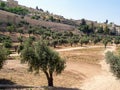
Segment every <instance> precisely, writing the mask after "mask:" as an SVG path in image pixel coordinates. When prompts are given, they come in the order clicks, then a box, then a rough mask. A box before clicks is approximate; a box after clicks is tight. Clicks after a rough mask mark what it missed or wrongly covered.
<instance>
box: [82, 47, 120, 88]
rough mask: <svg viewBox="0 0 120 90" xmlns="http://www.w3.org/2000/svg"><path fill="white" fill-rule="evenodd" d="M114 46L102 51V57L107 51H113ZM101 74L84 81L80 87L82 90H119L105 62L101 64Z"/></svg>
mask: <svg viewBox="0 0 120 90" xmlns="http://www.w3.org/2000/svg"><path fill="white" fill-rule="evenodd" d="M114 50H115V46H111V47H109V48H107V49H106V50H105V51H104V53H103V54H104V55H105V53H106V52H107V51H114ZM100 64H101V66H102V73H101V74H100V75H97V76H94V77H92V78H90V79H89V80H87V81H85V83H84V84H83V86H82V89H83V90H120V88H119V87H120V82H119V81H118V80H116V78H115V77H114V76H113V75H112V73H111V72H110V71H109V65H107V64H106V62H105V60H103V61H102V62H101V63H100Z"/></svg>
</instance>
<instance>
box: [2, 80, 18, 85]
mask: <svg viewBox="0 0 120 90" xmlns="http://www.w3.org/2000/svg"><path fill="white" fill-rule="evenodd" d="M15 84H16V83H14V82H12V81H11V80H8V79H0V85H15Z"/></svg>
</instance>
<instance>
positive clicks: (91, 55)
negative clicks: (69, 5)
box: [0, 46, 120, 90]
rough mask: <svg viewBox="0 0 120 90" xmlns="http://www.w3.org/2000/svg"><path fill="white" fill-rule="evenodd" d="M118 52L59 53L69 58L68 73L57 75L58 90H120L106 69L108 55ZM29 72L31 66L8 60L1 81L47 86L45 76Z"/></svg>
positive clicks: (95, 48)
mask: <svg viewBox="0 0 120 90" xmlns="http://www.w3.org/2000/svg"><path fill="white" fill-rule="evenodd" d="M114 49H115V48H114V46H109V47H108V48H107V49H106V50H104V48H103V47H102V46H90V47H74V48H67V49H57V50H56V51H58V52H59V53H60V55H61V56H62V57H64V58H66V69H65V71H64V72H63V73H62V74H61V75H59V76H56V75H54V84H55V86H56V87H66V88H78V89H83V90H118V89H117V88H118V86H119V85H120V84H119V82H118V81H116V80H115V78H114V77H113V76H112V74H111V73H110V72H109V70H108V69H106V68H108V66H107V65H106V63H105V60H103V59H104V54H105V52H106V51H108V50H111V51H114ZM11 56H14V55H11ZM15 56H16V55H15ZM100 62H101V63H100ZM26 69H27V65H26V64H21V63H20V60H7V62H6V64H5V65H4V67H3V69H2V70H1V71H0V72H1V73H0V78H1V79H8V80H11V81H12V82H14V83H16V84H18V85H30V86H46V85H47V81H46V77H45V75H44V74H43V73H42V72H41V73H40V75H34V74H33V73H28V71H27V70H26ZM61 90H62V89H61ZM67 90H68V89H67ZM69 90H72V89H69ZM74 90H77V89H74Z"/></svg>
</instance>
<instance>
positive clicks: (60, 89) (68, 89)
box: [44, 87, 81, 90]
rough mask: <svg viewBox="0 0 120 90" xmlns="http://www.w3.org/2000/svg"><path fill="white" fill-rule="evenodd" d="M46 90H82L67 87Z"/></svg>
mask: <svg viewBox="0 0 120 90" xmlns="http://www.w3.org/2000/svg"><path fill="white" fill-rule="evenodd" d="M44 89H45V90H81V89H78V88H66V87H44Z"/></svg>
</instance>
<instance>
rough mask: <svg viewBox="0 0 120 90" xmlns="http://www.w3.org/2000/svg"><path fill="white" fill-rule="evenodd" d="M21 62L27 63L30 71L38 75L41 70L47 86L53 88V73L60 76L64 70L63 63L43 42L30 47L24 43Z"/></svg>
mask: <svg viewBox="0 0 120 90" xmlns="http://www.w3.org/2000/svg"><path fill="white" fill-rule="evenodd" d="M21 60H22V62H23V63H28V65H29V70H30V71H36V73H39V71H40V70H41V71H42V72H43V73H44V74H45V75H46V78H47V81H48V86H54V85H53V73H56V74H60V73H61V72H62V71H63V70H64V68H65V61H64V60H63V59H62V58H61V57H60V56H59V54H58V53H57V52H55V51H53V50H52V49H50V48H49V47H48V46H47V45H46V44H45V43H43V42H38V43H35V44H32V45H31V44H29V43H26V44H25V45H24V49H23V50H22V52H21Z"/></svg>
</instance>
